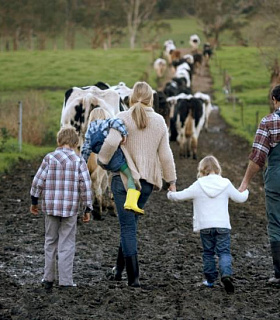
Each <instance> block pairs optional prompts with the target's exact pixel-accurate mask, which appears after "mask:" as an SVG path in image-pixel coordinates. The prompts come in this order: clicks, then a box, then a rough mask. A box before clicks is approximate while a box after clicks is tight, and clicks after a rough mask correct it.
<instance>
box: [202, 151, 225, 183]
mask: <svg viewBox="0 0 280 320" xmlns="http://www.w3.org/2000/svg"><path fill="white" fill-rule="evenodd" d="M197 171H198V173H197V177H198V178H200V177H204V176H208V175H209V174H210V173H215V174H218V175H221V174H222V169H221V166H220V164H219V161H218V160H217V158H215V157H214V156H212V155H210V156H206V157H205V158H203V159H202V160H201V161H200V162H199V164H198V167H197Z"/></svg>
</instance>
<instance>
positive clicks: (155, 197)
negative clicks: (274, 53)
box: [0, 71, 280, 320]
mask: <svg viewBox="0 0 280 320" xmlns="http://www.w3.org/2000/svg"><path fill="white" fill-rule="evenodd" d="M205 72H206V71H205ZM194 83H195V84H196V90H203V91H204V92H205V93H207V92H208V93H211V79H210V78H209V74H208V73H207V72H206V73H204V74H203V76H200V77H198V76H196V78H195V79H194ZM171 147H172V150H173V152H174V157H175V161H176V167H177V172H178V184H177V188H178V190H182V189H183V188H185V187H187V186H189V185H190V184H191V183H192V182H194V181H195V179H196V168H197V163H198V161H199V160H200V159H201V158H202V157H204V156H205V155H207V154H210V153H211V154H214V155H215V156H216V157H217V158H218V159H219V160H220V162H221V165H222V169H223V176H225V177H227V178H229V179H230V180H231V181H232V182H233V184H234V185H235V186H236V187H238V186H239V184H240V182H241V179H242V176H243V174H244V172H245V169H246V165H247V158H248V154H249V152H250V145H249V144H248V143H247V142H245V141H243V140H242V139H240V138H238V137H235V136H232V135H230V134H229V132H228V127H227V126H226V124H225V122H224V121H223V119H222V118H221V117H220V115H219V111H218V110H215V111H214V112H213V113H212V114H211V117H210V123H209V132H202V133H201V135H200V137H199V149H198V160H197V161H196V160H192V159H181V158H179V150H178V146H177V144H176V142H171ZM40 162H41V159H37V160H36V161H33V162H24V161H22V162H21V163H20V164H19V165H18V166H17V167H15V168H14V170H13V172H11V173H10V174H5V175H2V176H1V184H0V199H1V200H0V212H1V220H0V231H1V248H0V319H5V320H6V319H13V320H15V319H17V320H25V319H26V320H27V319H32V320H37V319H38V320H45V319H48V320H54V319H55V320H68V319H79V320H80V319H83V320H87V319H102V320H106V319H110V320H111V319H113V320H118V319H120V320H121V319H137V320H146V319H166V320H170V319H172V320H175V319H176V320H183V319H184V320H185V319H190V320H196V319H231V320H233V319H236V320H240V319H252V320H255V319H270V320H273V319H279V298H280V291H279V288H277V287H272V286H269V285H268V283H267V280H268V278H269V277H270V276H272V275H273V273H272V259H271V256H270V248H269V243H268V237H267V232H266V217H265V208H264V190H263V183H262V176H261V174H259V175H258V176H257V177H256V178H255V179H254V180H253V182H252V183H251V186H250V196H249V200H248V201H247V202H246V203H245V204H235V203H233V202H230V216H231V224H232V245H231V247H232V256H233V269H234V285H235V293H234V294H233V295H228V294H226V292H225V290H224V288H223V287H222V285H221V284H219V283H217V285H216V286H215V287H214V288H211V289H210V288H206V287H204V286H202V285H201V283H202V281H203V273H202V257H201V253H202V252H201V243H200V238H199V235H198V234H195V233H193V231H192V204H191V203H171V202H168V200H167V198H166V190H162V191H160V192H154V193H153V194H152V196H151V198H150V200H149V202H148V204H147V205H146V207H145V212H146V214H145V216H144V217H142V218H141V219H140V222H139V232H138V247H139V263H140V282H141V285H142V287H141V289H132V288H129V287H127V285H126V279H124V281H122V282H115V281H112V280H110V279H109V278H110V277H109V276H110V272H111V268H112V267H113V266H114V263H115V259H116V255H117V250H118V243H119V227H118V220H117V218H116V217H115V216H113V215H112V214H111V213H110V212H107V213H105V214H104V216H103V217H104V220H102V221H97V220H92V221H91V222H90V223H89V224H88V225H84V224H82V223H80V222H78V232H77V242H76V256H75V263H74V280H75V282H76V283H77V284H78V287H77V288H72V289H68V290H62V289H60V288H59V287H58V286H55V287H54V288H53V291H52V293H46V292H45V290H44V289H43V288H42V287H41V284H40V280H41V279H42V275H43V267H44V249H43V246H44V217H43V215H42V214H40V215H39V216H38V217H33V216H32V215H31V214H30V213H29V205H30V197H29V190H30V185H31V181H32V178H33V175H34V174H35V172H36V170H37V168H38V166H39V163H40Z"/></svg>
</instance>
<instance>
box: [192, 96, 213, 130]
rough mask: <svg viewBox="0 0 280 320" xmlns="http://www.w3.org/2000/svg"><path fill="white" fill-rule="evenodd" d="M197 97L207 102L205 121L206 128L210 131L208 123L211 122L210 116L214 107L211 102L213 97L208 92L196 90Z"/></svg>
mask: <svg viewBox="0 0 280 320" xmlns="http://www.w3.org/2000/svg"><path fill="white" fill-rule="evenodd" d="M194 97H195V98H198V99H201V100H202V101H203V102H204V103H205V123H204V128H205V130H206V131H208V123H209V117H210V114H211V112H212V110H213V109H214V107H213V106H212V103H211V98H210V96H209V95H208V94H205V93H202V92H199V91H198V92H196V93H195V94H194Z"/></svg>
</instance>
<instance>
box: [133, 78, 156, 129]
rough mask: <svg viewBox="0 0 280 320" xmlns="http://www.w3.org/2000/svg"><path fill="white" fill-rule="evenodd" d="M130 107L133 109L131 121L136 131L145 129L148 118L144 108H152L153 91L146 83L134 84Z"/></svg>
mask: <svg viewBox="0 0 280 320" xmlns="http://www.w3.org/2000/svg"><path fill="white" fill-rule="evenodd" d="M130 105H131V106H132V107H133V110H132V119H133V120H134V121H135V124H136V126H137V128H138V129H145V128H146V127H147V125H148V118H147V115H146V112H145V110H144V108H145V107H152V106H153V90H152V88H151V87H150V86H149V85H148V84H147V83H146V82H136V83H135V84H134V87H133V90H132V94H131V96H130Z"/></svg>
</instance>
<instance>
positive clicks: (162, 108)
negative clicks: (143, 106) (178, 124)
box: [154, 91, 170, 128]
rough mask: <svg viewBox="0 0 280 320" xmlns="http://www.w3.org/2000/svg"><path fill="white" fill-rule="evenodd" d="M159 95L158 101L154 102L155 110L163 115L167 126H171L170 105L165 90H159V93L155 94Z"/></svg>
mask: <svg viewBox="0 0 280 320" xmlns="http://www.w3.org/2000/svg"><path fill="white" fill-rule="evenodd" d="M155 96H156V97H157V100H158V103H157V102H156V103H154V110H155V112H157V113H159V114H160V115H162V116H163V118H164V120H165V123H166V125H167V127H168V128H169V126H170V105H169V103H168V102H167V99H166V95H165V94H164V92H163V91H157V95H154V99H155Z"/></svg>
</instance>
